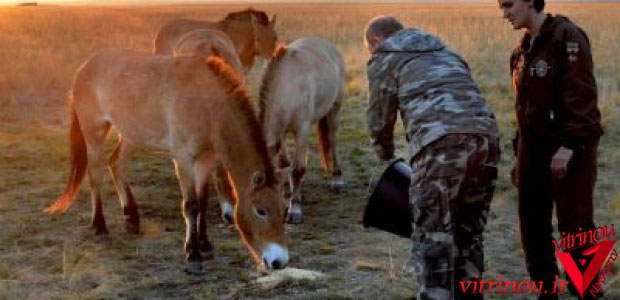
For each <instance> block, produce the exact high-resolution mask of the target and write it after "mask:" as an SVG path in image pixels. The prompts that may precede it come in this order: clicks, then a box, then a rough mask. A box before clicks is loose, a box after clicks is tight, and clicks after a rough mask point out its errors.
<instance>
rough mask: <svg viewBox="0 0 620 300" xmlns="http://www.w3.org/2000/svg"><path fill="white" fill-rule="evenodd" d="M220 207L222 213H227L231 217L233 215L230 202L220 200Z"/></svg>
mask: <svg viewBox="0 0 620 300" xmlns="http://www.w3.org/2000/svg"><path fill="white" fill-rule="evenodd" d="M220 208H221V209H222V214H224V215H229V216H231V217H232V216H233V207H232V205H230V203H228V202H226V201H222V202H220Z"/></svg>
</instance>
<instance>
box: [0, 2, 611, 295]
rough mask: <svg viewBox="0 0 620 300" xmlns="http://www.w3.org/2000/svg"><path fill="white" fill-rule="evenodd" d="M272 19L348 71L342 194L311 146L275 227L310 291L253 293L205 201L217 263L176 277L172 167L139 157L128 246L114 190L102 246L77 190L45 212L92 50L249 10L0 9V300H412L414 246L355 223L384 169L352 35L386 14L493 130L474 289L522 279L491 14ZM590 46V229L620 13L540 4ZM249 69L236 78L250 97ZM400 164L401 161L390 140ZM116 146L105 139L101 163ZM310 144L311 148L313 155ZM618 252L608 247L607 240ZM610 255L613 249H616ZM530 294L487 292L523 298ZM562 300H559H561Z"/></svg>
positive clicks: (63, 162) (604, 183) (502, 80)
mask: <svg viewBox="0 0 620 300" xmlns="http://www.w3.org/2000/svg"><path fill="white" fill-rule="evenodd" d="M254 7H255V8H257V9H262V10H265V11H267V12H268V13H269V14H272V13H277V14H278V21H277V25H276V29H277V31H278V33H279V36H280V39H281V41H283V42H291V41H293V40H295V39H296V38H299V37H306V36H320V37H324V38H326V39H327V40H329V41H331V42H332V43H334V44H335V45H336V46H337V47H338V49H339V50H340V51H341V52H342V53H343V55H344V57H345V62H346V64H347V70H348V71H347V92H348V94H347V102H346V104H345V106H344V109H343V113H342V118H341V130H340V132H339V134H338V138H339V145H340V146H341V148H340V150H339V152H340V155H341V158H342V161H343V164H344V175H345V177H346V180H347V188H346V189H344V190H342V191H341V192H339V193H336V192H334V191H332V190H331V189H330V187H329V183H328V180H327V178H326V177H325V176H324V175H323V173H322V170H321V169H320V164H319V162H318V159H317V155H316V154H317V152H316V147H311V150H310V156H309V172H308V173H307V175H306V176H307V177H306V181H305V185H304V188H303V193H304V196H305V203H304V207H305V212H306V216H305V217H306V218H305V223H303V224H302V225H298V226H287V234H288V237H289V243H290V245H289V247H290V251H291V254H292V261H291V263H290V265H291V266H294V267H297V268H304V269H312V270H317V271H321V272H324V273H325V274H327V275H328V277H326V278H324V279H320V280H318V281H309V280H301V281H294V280H290V281H285V282H283V283H281V284H279V285H277V286H275V287H271V288H261V287H260V286H258V285H256V284H255V278H256V277H257V276H258V274H257V273H256V271H255V269H254V264H253V262H252V260H251V258H250V256H249V253H248V252H247V250H246V249H245V247H244V246H243V245H242V243H241V242H240V240H239V239H238V236H237V234H236V232H234V231H232V230H231V229H230V228H227V227H225V226H223V225H222V224H221V223H222V222H221V220H220V218H219V208H218V207H217V201H215V199H216V198H215V197H216V196H215V193H211V199H212V201H210V205H209V211H210V221H209V234H210V238H211V240H212V241H213V242H214V244H215V247H216V256H215V258H214V259H213V260H211V261H207V262H205V264H204V265H205V268H206V271H207V272H206V274H205V275H204V276H188V275H185V274H184V273H183V272H181V270H182V268H183V265H184V254H183V250H182V243H183V239H184V230H185V227H184V223H183V219H182V217H181V209H180V198H181V196H180V192H179V188H178V184H177V181H176V179H175V177H174V174H173V168H172V164H171V162H170V161H169V159H167V158H166V157H164V156H160V155H155V154H152V153H148V152H140V153H139V154H138V155H137V157H136V158H135V160H134V163H133V164H132V166H131V168H130V170H129V172H128V175H129V177H130V178H131V180H132V183H133V186H134V193H135V196H136V199H137V201H138V203H139V206H140V210H141V211H140V212H141V217H142V226H143V227H142V231H143V234H142V235H140V236H130V235H126V234H125V233H124V230H123V218H122V214H121V213H120V208H119V204H118V201H117V199H116V195H115V192H114V189H113V186H112V184H111V183H110V180H109V178H108V181H107V184H106V188H105V189H104V198H105V199H104V206H105V214H106V216H107V221H108V226H109V229H110V237H109V239H108V240H107V241H105V242H100V241H98V240H97V239H95V238H94V237H93V235H92V233H91V232H90V230H89V222H90V213H91V204H90V199H89V195H88V191H87V188H86V186H87V184H84V187H83V189H82V193H81V195H80V197H79V198H78V199H77V200H76V202H75V203H74V205H73V206H72V208H71V209H70V210H69V211H68V212H67V213H65V214H62V215H54V216H50V215H46V214H44V213H42V210H43V209H44V208H45V207H46V206H47V205H49V204H51V203H52V202H53V201H54V199H55V198H56V197H57V196H58V195H59V194H60V193H61V192H62V190H63V188H64V184H65V181H66V177H67V158H68V146H67V132H68V117H67V116H68V114H67V108H66V107H67V106H66V100H67V95H68V91H69V90H70V88H71V83H72V78H73V74H74V72H75V71H76V69H77V68H78V66H79V65H80V64H81V63H82V62H84V61H85V60H86V58H87V57H88V56H89V55H91V54H92V53H93V52H95V51H97V50H98V49H100V48H104V47H125V48H132V49H138V50H142V51H145V52H149V51H151V49H152V41H153V38H154V37H155V34H156V33H157V30H158V29H159V27H160V26H161V25H162V24H164V23H165V22H167V21H169V20H171V19H174V18H178V17H185V18H195V19H203V20H219V19H220V18H222V17H223V16H224V15H225V14H226V13H228V12H231V11H235V10H240V9H244V8H246V6H215V5H213V6H207V5H205V6H157V7H155V6H153V7H150V6H140V7H121V6H117V7H67V6H39V7H0V299H36V300H40V299H272V298H273V299H410V298H412V297H414V296H415V293H416V291H415V290H414V287H413V280H414V279H413V277H412V276H411V274H410V273H409V270H410V268H411V267H412V264H411V261H410V249H411V243H410V241H409V240H407V239H402V238H399V237H396V236H392V235H390V234H387V233H384V232H380V231H377V230H373V229H364V228H363V227H362V226H361V225H360V221H361V216H362V211H363V208H364V205H365V202H366V198H367V196H368V181H369V178H370V177H371V175H372V174H376V173H377V172H378V170H380V168H381V167H382V166H381V165H380V164H379V163H378V161H377V159H376V158H375V156H374V153H373V152H372V150H371V148H370V147H369V142H368V137H367V135H366V130H365V115H364V109H365V105H366V97H367V91H366V79H365V63H366V60H367V58H368V54H367V53H366V51H365V48H364V45H363V42H362V30H363V26H364V25H365V23H366V22H367V21H368V20H369V19H370V18H372V17H374V16H376V15H378V14H387V15H394V16H396V17H398V18H400V19H401V20H402V21H403V23H404V24H405V25H407V26H412V27H418V28H420V29H422V30H425V31H428V32H431V33H434V34H437V35H438V36H440V37H441V39H442V40H443V41H444V42H446V43H447V44H448V45H450V46H451V47H453V48H454V49H455V50H456V51H458V52H459V53H461V54H462V55H463V57H464V58H465V59H466V60H467V61H468V62H469V65H470V67H471V70H472V73H473V75H474V77H475V79H476V81H477V82H478V84H479V86H480V88H481V89H482V91H483V92H484V95H485V96H486V98H487V100H488V102H489V104H490V105H491V106H492V108H493V109H494V110H495V112H496V115H497V118H498V120H499V125H500V131H501V137H502V147H503V156H502V163H501V169H500V171H501V172H500V180H499V184H498V187H497V190H496V195H495V198H494V200H493V203H492V207H491V211H490V215H489V221H488V225H487V228H486V232H485V268H486V270H485V273H484V279H485V280H499V276H500V275H503V278H504V280H512V281H517V282H519V281H524V280H528V279H529V278H528V276H527V273H526V270H525V265H524V261H523V253H522V250H521V244H520V240H519V233H518V230H517V217H516V208H517V203H516V193H515V189H514V188H513V187H512V186H511V185H510V183H509V180H508V171H509V168H510V165H511V164H512V160H513V156H512V153H511V151H510V146H509V145H510V139H511V138H512V134H513V132H514V128H515V116H514V111H513V102H514V92H513V90H512V88H511V86H510V79H509V69H508V58H509V55H510V52H511V49H512V47H513V46H514V45H515V44H516V43H517V41H518V40H519V38H520V36H521V34H522V33H520V32H517V31H513V30H512V29H511V27H510V25H509V24H508V23H507V22H505V21H504V20H502V19H501V13H500V11H499V10H498V9H497V7H496V5H495V4H476V5H473V4H471V5H470V4H463V5H456V4H455V5H421V4H419V5H413V4H412V5H404V4H402V5H401V4H399V5H353V4H351V5H336V4H321V5H304V4H295V5H293V4H290V5H285V4H278V5H275V4H270V5H268V4H261V5H255V6H254ZM547 10H548V11H551V12H555V13H561V14H565V15H567V16H569V17H570V18H572V19H574V20H575V21H576V22H577V23H578V24H580V25H581V26H582V27H583V28H584V29H585V30H586V31H587V32H588V34H589V37H590V40H591V44H592V49H593V55H594V61H595V66H596V69H595V73H596V79H597V82H598V91H599V107H600V109H601V112H602V114H603V125H604V127H605V131H606V134H605V135H604V136H603V138H602V140H601V144H600V153H599V163H598V167H599V169H598V170H599V177H598V183H597V186H596V192H595V221H596V223H597V225H600V226H602V225H609V224H613V223H614V222H617V221H618V220H620V218H619V217H620V184H619V178H620V56H619V53H620V38H619V37H620V4H619V3H607V4H550V5H548V9H547ZM262 70H263V69H262V68H261V66H256V67H255V68H254V69H253V71H252V72H251V73H250V75H249V80H248V82H249V87H250V90H251V92H252V94H253V95H254V96H255V97H256V96H257V90H258V85H259V82H260V76H261V72H262ZM396 136H397V137H398V138H397V141H398V149H397V153H398V155H399V156H402V157H407V150H406V148H405V144H404V138H403V134H402V127H400V126H399V127H398V129H397V134H396ZM114 140H115V138H112V139H111V141H110V150H111V147H112V146H113V142H114ZM315 140H316V138H315V137H314V136H313V140H312V141H313V143H315V142H314V141H315ZM614 239H615V240H616V241H617V240H618V237H617V236H616V237H614ZM619 247H620V246H618V244H616V248H619ZM618 273H619V272H618V267H615V268H614V276H612V277H611V278H610V279H608V281H607V282H606V283H605V292H606V299H620V284H618V281H619V280H620V277H619V276H618V275H619V274H618ZM531 298H532V295H519V294H515V295H494V294H490V295H487V299H531ZM561 299H571V298H570V297H568V296H567V295H563V296H562V297H561Z"/></svg>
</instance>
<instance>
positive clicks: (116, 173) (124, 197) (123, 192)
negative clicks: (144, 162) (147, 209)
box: [108, 136, 140, 234]
mask: <svg viewBox="0 0 620 300" xmlns="http://www.w3.org/2000/svg"><path fill="white" fill-rule="evenodd" d="M135 150H136V148H135V147H133V146H132V145H131V144H129V143H127V142H125V141H124V140H123V137H122V136H121V137H120V140H119V142H118V145H117V146H116V149H114V152H112V155H111V156H110V158H109V159H108V168H109V169H110V173H111V174H112V180H113V181H114V185H115V187H116V193H117V194H118V199H119V202H120V203H121V207H122V209H123V215H124V217H125V231H126V232H127V233H129V234H140V215H139V213H138V204H136V201H135V200H134V197H133V194H132V192H131V187H130V186H129V179H128V178H127V176H126V175H125V173H124V170H125V167H126V166H127V164H129V162H130V161H131V156H132V155H133V153H134V152H135Z"/></svg>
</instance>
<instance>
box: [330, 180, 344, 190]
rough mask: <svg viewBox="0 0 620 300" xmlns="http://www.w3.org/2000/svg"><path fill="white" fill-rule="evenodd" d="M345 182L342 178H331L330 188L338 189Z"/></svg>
mask: <svg viewBox="0 0 620 300" xmlns="http://www.w3.org/2000/svg"><path fill="white" fill-rule="evenodd" d="M344 185H345V182H344V179H342V178H334V179H332V189H335V190H336V191H338V190H340V188H342V187H344Z"/></svg>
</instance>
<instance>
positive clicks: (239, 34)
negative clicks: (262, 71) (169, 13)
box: [154, 9, 278, 224]
mask: <svg viewBox="0 0 620 300" xmlns="http://www.w3.org/2000/svg"><path fill="white" fill-rule="evenodd" d="M275 23H276V15H275V14H274V15H273V16H272V18H271V21H270V20H269V17H268V16H267V14H266V13H265V12H263V11H258V10H254V9H247V10H242V11H238V12H232V13H229V14H228V15H227V16H226V17H225V18H224V19H223V20H221V21H218V22H205V21H197V20H188V19H176V20H173V21H171V22H169V23H167V24H165V25H164V26H162V27H161V29H160V30H159V32H158V33H157V37H156V38H155V41H154V44H155V53H156V54H173V53H174V52H176V51H177V50H176V49H179V48H181V49H184V50H187V47H188V46H192V44H194V45H195V41H196V40H197V38H198V40H200V41H201V42H202V43H203V44H204V43H205V42H207V43H209V42H210V41H209V40H208V39H209V38H211V39H212V41H211V42H212V43H214V44H215V43H220V44H221V41H222V38H221V37H218V36H215V35H213V34H211V36H209V37H206V38H207V39H205V35H204V34H195V33H192V32H193V31H196V30H204V29H210V30H219V31H221V32H223V33H224V34H226V35H227V36H228V37H229V39H230V40H231V41H232V43H233V45H234V49H235V51H236V53H237V55H238V57H239V60H240V61H241V64H242V65H243V66H244V67H245V70H243V71H242V72H241V73H242V74H245V73H246V71H247V70H249V69H250V68H252V65H253V64H254V59H255V57H257V56H262V57H263V58H265V59H271V57H272V56H273V52H274V50H275V48H276V43H277V40H278V35H277V33H276V31H275V29H274V27H275ZM196 35H202V37H198V36H196ZM216 48H217V47H216ZM205 49H207V50H210V49H211V47H208V48H205ZM219 50H221V49H219ZM224 58H225V59H227V60H228V61H229V62H230V63H231V64H232V65H233V67H235V69H238V67H237V66H236V65H235V63H234V62H233V61H232V60H231V59H228V58H226V57H225V56H224ZM216 174H217V175H216V176H214V178H215V186H216V189H217V191H218V195H219V202H220V207H221V211H222V218H223V219H224V221H225V222H227V223H229V224H231V223H233V222H234V220H233V210H234V209H233V207H234V203H235V202H236V201H237V200H236V199H235V197H236V195H235V194H234V192H233V188H232V185H231V183H230V179H229V176H228V174H227V172H226V170H225V169H223V168H222V167H221V166H218V167H217V168H216Z"/></svg>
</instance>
